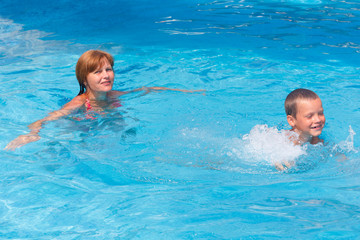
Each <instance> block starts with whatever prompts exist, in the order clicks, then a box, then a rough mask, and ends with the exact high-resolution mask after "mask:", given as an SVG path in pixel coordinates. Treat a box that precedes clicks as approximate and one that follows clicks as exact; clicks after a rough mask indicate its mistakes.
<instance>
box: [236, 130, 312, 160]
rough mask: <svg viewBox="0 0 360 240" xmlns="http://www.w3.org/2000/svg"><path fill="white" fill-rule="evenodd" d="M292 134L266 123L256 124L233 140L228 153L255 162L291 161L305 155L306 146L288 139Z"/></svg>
mask: <svg viewBox="0 0 360 240" xmlns="http://www.w3.org/2000/svg"><path fill="white" fill-rule="evenodd" d="M293 134H296V133H293V132H290V131H287V130H278V129H277V128H275V127H268V126H267V125H256V126H254V127H253V128H252V129H251V131H250V133H249V134H245V135H244V136H243V137H242V138H241V139H237V140H235V141H234V144H235V145H234V147H233V148H232V150H231V153H230V155H231V154H234V155H235V156H236V157H237V158H240V159H243V160H245V161H247V162H249V163H255V164H257V163H259V162H265V163H269V164H275V163H280V162H283V161H288V162H293V161H295V160H296V158H298V157H300V156H302V155H306V146H299V145H294V144H293V143H292V142H291V141H290V139H289V138H290V137H291V136H292V135H293Z"/></svg>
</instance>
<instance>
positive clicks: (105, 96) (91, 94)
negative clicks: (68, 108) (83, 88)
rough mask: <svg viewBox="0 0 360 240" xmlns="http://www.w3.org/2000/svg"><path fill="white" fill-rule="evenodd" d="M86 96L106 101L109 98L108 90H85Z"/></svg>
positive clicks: (90, 98) (94, 99)
mask: <svg viewBox="0 0 360 240" xmlns="http://www.w3.org/2000/svg"><path fill="white" fill-rule="evenodd" d="M85 95H86V98H87V99H89V100H93V101H106V100H107V99H108V93H107V92H90V91H89V92H88V91H87V92H85Z"/></svg>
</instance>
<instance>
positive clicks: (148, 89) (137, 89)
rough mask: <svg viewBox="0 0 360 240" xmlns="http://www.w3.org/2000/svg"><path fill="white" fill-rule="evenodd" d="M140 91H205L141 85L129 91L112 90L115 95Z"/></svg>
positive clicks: (146, 92)
mask: <svg viewBox="0 0 360 240" xmlns="http://www.w3.org/2000/svg"><path fill="white" fill-rule="evenodd" d="M140 91H145V94H148V93H150V92H152V91H177V92H185V93H195V92H205V90H204V89H200V90H184V89H177V88H167V87H141V88H136V89H134V90H131V91H124V92H120V91H114V92H116V95H117V96H121V95H125V94H128V93H133V92H140Z"/></svg>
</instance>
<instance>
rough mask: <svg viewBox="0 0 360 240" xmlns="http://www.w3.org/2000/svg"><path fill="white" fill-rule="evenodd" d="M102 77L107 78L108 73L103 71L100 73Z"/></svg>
mask: <svg viewBox="0 0 360 240" xmlns="http://www.w3.org/2000/svg"><path fill="white" fill-rule="evenodd" d="M102 76H103V77H104V78H106V77H109V73H108V72H107V71H106V70H105V71H103V72H102Z"/></svg>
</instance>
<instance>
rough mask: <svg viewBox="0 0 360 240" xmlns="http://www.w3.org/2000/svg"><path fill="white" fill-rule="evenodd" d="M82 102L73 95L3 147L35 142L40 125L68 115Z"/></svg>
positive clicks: (14, 147) (15, 146) (11, 148)
mask: <svg viewBox="0 0 360 240" xmlns="http://www.w3.org/2000/svg"><path fill="white" fill-rule="evenodd" d="M82 104H83V101H82V99H81V97H80V96H77V97H75V98H74V99H73V100H71V101H70V102H69V103H67V104H66V105H65V106H64V107H63V108H61V109H60V110H57V111H54V112H51V113H49V115H48V116H46V117H44V118H43V119H40V120H37V121H36V122H33V123H31V124H30V125H29V126H28V127H29V129H30V132H29V133H28V134H24V135H20V136H18V137H17V138H15V139H14V140H12V141H11V142H10V143H8V144H7V145H6V147H5V149H6V150H15V149H16V148H19V147H22V146H24V145H26V144H28V143H30V142H35V141H38V140H40V136H39V132H40V129H41V128H42V126H43V125H44V124H45V123H46V122H48V121H54V120H57V119H59V118H61V117H63V116H66V115H69V114H70V113H71V112H72V111H74V110H76V109H78V108H80V107H81V106H82Z"/></svg>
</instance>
